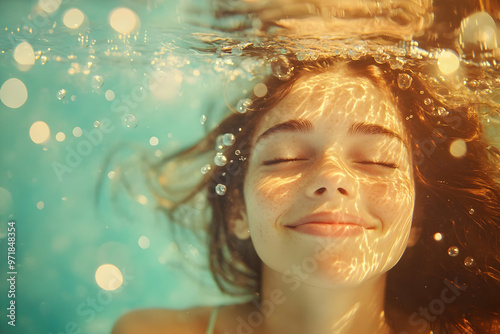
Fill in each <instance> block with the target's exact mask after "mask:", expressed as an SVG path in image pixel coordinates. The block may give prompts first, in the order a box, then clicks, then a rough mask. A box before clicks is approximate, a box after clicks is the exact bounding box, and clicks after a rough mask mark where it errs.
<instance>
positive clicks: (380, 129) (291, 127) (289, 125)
mask: <svg viewBox="0 0 500 334" xmlns="http://www.w3.org/2000/svg"><path fill="white" fill-rule="evenodd" d="M313 129H314V126H313V125H312V123H311V121H309V120H307V119H292V120H289V121H286V122H283V123H279V124H276V125H274V126H272V127H270V128H269V129H267V130H266V131H264V132H263V133H262V134H261V135H260V136H259V137H258V138H257V140H256V141H255V144H257V143H258V142H259V141H260V140H262V139H264V138H268V137H270V136H273V135H276V134H278V133H283V132H306V133H307V132H311V131H312V130H313ZM347 133H348V134H350V135H353V134H366V135H378V134H380V135H385V136H389V137H392V138H396V139H399V140H400V141H401V142H403V143H404V140H403V138H401V136H400V135H398V134H397V133H396V132H394V131H392V130H389V129H388V128H386V127H384V126H382V125H379V124H372V123H365V122H357V123H354V124H353V125H351V127H350V128H349V130H348V132H347Z"/></svg>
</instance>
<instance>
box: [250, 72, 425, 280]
mask: <svg viewBox="0 0 500 334" xmlns="http://www.w3.org/2000/svg"><path fill="white" fill-rule="evenodd" d="M252 143H253V147H254V148H253V151H252V154H251V156H250V158H249V159H250V160H249V166H248V171H247V174H246V177H245V184H244V189H245V191H244V192H245V206H246V219H245V220H244V221H246V222H248V224H249V229H250V235H251V239H252V242H253V245H254V247H255V249H256V251H257V254H258V255H259V257H260V258H261V260H262V261H263V263H264V265H265V266H267V267H269V268H270V269H271V270H274V271H276V272H278V273H281V274H286V275H290V276H293V277H296V278H297V279H299V280H301V281H304V282H306V283H309V284H313V285H316V286H331V285H332V284H337V285H338V284H342V283H345V284H358V283H360V282H362V281H364V280H367V279H370V278H373V277H376V276H378V275H381V274H383V273H385V272H387V271H388V270H389V269H390V268H391V267H393V266H394V265H395V264H396V263H397V261H398V260H399V258H400V257H401V255H402V254H403V252H404V250H405V249H406V246H407V243H408V236H409V233H410V228H411V221H412V215H413V205H414V198H415V191H414V180H413V174H412V164H411V160H410V157H411V154H410V152H409V150H410V149H409V144H408V141H407V135H406V133H405V130H404V126H403V120H402V119H401V115H400V113H399V112H398V110H397V109H396V106H395V104H394V102H393V101H392V99H391V97H390V96H389V94H388V93H386V91H385V88H384V87H376V86H374V84H373V83H371V81H369V80H368V79H366V78H360V77H354V76H352V75H350V74H349V72H346V71H342V72H339V71H338V70H337V71H335V70H332V71H330V72H327V73H322V74H317V75H311V76H308V77H305V78H302V79H300V80H299V81H297V83H296V84H295V86H294V88H293V89H292V90H291V92H290V93H289V94H288V95H287V96H286V97H285V98H284V99H283V100H282V101H281V102H280V103H279V104H278V105H276V106H275V107H274V108H273V109H272V110H270V111H269V113H268V114H267V115H266V116H265V118H264V119H263V120H262V122H261V123H260V124H259V126H258V128H257V130H256V132H255V136H254V138H252Z"/></svg>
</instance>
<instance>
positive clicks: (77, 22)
mask: <svg viewBox="0 0 500 334" xmlns="http://www.w3.org/2000/svg"><path fill="white" fill-rule="evenodd" d="M84 20H85V14H83V12H82V11H81V10H79V9H78V8H71V9H69V10H67V11H66V13H64V17H63V23H64V25H65V26H66V27H68V28H70V29H78V28H80V26H81V25H82V23H83V21H84Z"/></svg>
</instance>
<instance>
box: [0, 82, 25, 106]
mask: <svg viewBox="0 0 500 334" xmlns="http://www.w3.org/2000/svg"><path fill="white" fill-rule="evenodd" d="M27 99H28V90H27V89H26V86H25V85H24V82H22V81H21V80H19V79H17V78H10V79H9V80H7V81H5V82H4V84H3V85H2V87H1V88H0V100H2V103H3V104H5V105H6V106H7V107H9V108H12V109H16V108H19V107H20V106H22V105H23V104H24V103H25V102H26V100H27Z"/></svg>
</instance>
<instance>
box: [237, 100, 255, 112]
mask: <svg viewBox="0 0 500 334" xmlns="http://www.w3.org/2000/svg"><path fill="white" fill-rule="evenodd" d="M251 105H252V100H250V99H242V100H240V101H239V102H238V104H237V105H236V111H237V112H239V113H240V114H244V113H246V112H247V110H248V108H250V106H251Z"/></svg>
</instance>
